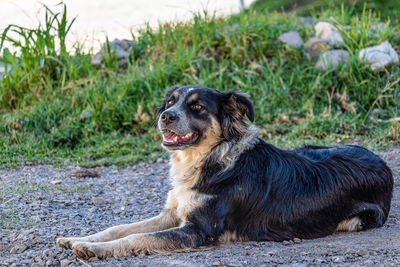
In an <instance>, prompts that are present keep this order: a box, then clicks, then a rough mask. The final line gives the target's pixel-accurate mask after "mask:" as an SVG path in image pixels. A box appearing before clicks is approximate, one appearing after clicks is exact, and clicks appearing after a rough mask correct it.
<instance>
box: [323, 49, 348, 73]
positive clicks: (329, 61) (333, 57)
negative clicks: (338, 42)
mask: <svg viewBox="0 0 400 267" xmlns="http://www.w3.org/2000/svg"><path fill="white" fill-rule="evenodd" d="M348 58H349V52H347V51H346V50H332V51H326V52H325V53H323V54H322V55H321V56H320V57H319V60H318V62H317V64H316V65H315V66H316V67H317V68H318V69H321V70H326V69H328V68H329V67H333V68H337V67H338V66H339V65H340V64H341V63H344V62H346V60H347V59H348Z"/></svg>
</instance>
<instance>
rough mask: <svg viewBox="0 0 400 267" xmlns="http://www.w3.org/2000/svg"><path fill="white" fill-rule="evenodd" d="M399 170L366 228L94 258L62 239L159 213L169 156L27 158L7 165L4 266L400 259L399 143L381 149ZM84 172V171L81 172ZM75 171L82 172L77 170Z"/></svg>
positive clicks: (0, 190) (1, 212)
mask: <svg viewBox="0 0 400 267" xmlns="http://www.w3.org/2000/svg"><path fill="white" fill-rule="evenodd" d="M379 154H380V155H381V156H382V157H383V158H384V159H385V160H386V161H387V162H388V164H389V165H390V167H391V168H392V170H393V172H394V175H395V189H394V196H393V202H392V209H391V212H390V216H389V219H388V221H387V223H386V224H385V225H384V226H383V227H382V228H380V229H374V230H371V231H367V232H358V233H347V234H337V235H332V236H328V237H325V238H319V239H314V240H294V241H285V242H282V243H277V242H247V243H231V244H226V245H223V246H221V247H218V248H210V249H207V250H203V251H197V252H189V253H171V254H168V255H148V256H146V255H141V256H138V257H135V258H120V259H107V260H101V261H100V260H97V259H91V260H89V261H82V260H78V259H77V258H76V257H75V255H74V254H73V253H72V252H71V251H67V250H62V249H60V248H57V247H56V245H55V239H56V238H57V237H59V236H79V235H87V234H91V233H94V232H98V231H100V230H102V229H105V228H107V227H110V226H112V225H117V224H122V223H128V222H131V221H137V220H141V219H145V218H148V217H151V216H153V215H156V214H158V213H159V212H160V211H161V209H162V207H163V203H164V201H165V198H166V192H167V191H168V189H169V184H168V179H167V173H168V166H167V162H165V161H163V160H159V162H157V163H154V164H148V163H141V164H138V165H135V166H132V167H128V168H123V169H118V168H116V167H100V168H96V169H91V170H90V171H92V172H95V173H98V174H99V176H98V177H92V178H87V177H86V178H83V177H81V178H80V177H76V176H82V175H79V174H80V173H79V172H82V171H85V170H84V169H81V168H79V167H66V168H56V167H53V166H24V167H19V168H17V169H6V170H0V226H1V227H0V265H1V264H2V265H1V266H45V265H46V266H263V265H264V266H271V265H272V266H274V265H281V264H283V265H287V266H314V265H315V266H327V265H329V266H331V265H332V266H364V265H365V266H376V265H378V266H379V265H381V266H399V265H400V191H399V189H400V147H393V148H391V149H389V150H386V151H383V152H380V153H379ZM77 172H78V173H77ZM71 174H75V177H74V176H71Z"/></svg>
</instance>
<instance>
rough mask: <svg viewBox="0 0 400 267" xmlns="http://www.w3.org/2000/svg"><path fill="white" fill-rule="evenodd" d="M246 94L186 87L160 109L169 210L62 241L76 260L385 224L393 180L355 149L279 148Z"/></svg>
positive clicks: (366, 153) (174, 89)
mask: <svg viewBox="0 0 400 267" xmlns="http://www.w3.org/2000/svg"><path fill="white" fill-rule="evenodd" d="M253 120H254V107H253V103H252V102H251V101H250V99H249V97H248V96H247V95H246V94H243V93H240V92H236V91H230V92H224V93H221V92H219V91H217V90H215V89H210V88H204V87H197V86H183V87H172V88H171V89H169V90H168V92H167V93H166V96H165V98H164V100H163V102H162V105H161V108H160V110H159V119H158V128H159V130H160V131H161V132H162V133H163V142H162V146H163V147H164V148H165V149H167V150H168V151H170V154H171V155H170V156H171V159H170V166H171V168H170V178H171V182H172V190H170V191H169V193H168V198H167V200H166V205H165V209H164V210H163V212H162V213H161V214H160V215H158V216H156V217H154V218H150V219H148V220H145V221H142V222H137V223H132V224H125V225H119V226H114V227H111V228H109V229H106V230H104V231H102V232H100V233H97V234H93V235H89V236H86V237H70V238H59V239H58V240H57V244H58V246H60V247H62V248H66V249H71V248H72V249H73V251H74V252H75V253H76V255H77V256H78V257H81V258H85V259H88V258H90V257H97V258H106V257H121V256H135V255H137V254H139V253H146V254H148V253H158V252H167V251H189V250H193V249H197V248H202V247H206V246H211V245H215V244H220V243H224V242H229V241H283V240H291V239H294V238H300V239H311V238H318V237H324V236H327V235H330V234H332V233H335V232H343V231H360V230H367V229H371V228H375V227H380V226H382V225H383V224H384V223H385V221H386V219H387V217H388V213H389V210H390V204H391V198H392V190H393V176H392V173H391V170H390V169H389V168H388V166H387V165H386V163H385V162H384V161H383V160H382V159H381V158H379V157H378V156H377V155H375V154H374V153H372V152H371V151H369V150H367V149H365V148H363V147H360V146H354V145H346V146H337V147H317V146H306V147H304V148H300V149H295V150H281V149H279V148H276V147H274V146H273V145H271V144H268V143H266V142H265V141H263V140H262V139H260V138H259V137H258V135H257V128H256V127H255V126H253V125H251V122H252V121H253Z"/></svg>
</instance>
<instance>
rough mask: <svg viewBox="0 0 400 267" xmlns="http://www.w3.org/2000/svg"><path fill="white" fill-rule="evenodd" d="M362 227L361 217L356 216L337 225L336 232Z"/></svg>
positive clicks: (356, 229)
mask: <svg viewBox="0 0 400 267" xmlns="http://www.w3.org/2000/svg"><path fill="white" fill-rule="evenodd" d="M360 229H361V219H360V218H358V217H354V218H352V219H349V220H343V221H341V222H340V223H339V224H338V226H337V227H336V230H335V232H354V231H358V230H360Z"/></svg>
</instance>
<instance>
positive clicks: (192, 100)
mask: <svg viewBox="0 0 400 267" xmlns="http://www.w3.org/2000/svg"><path fill="white" fill-rule="evenodd" d="M197 99H199V94H197V93H195V94H192V95H191V96H189V98H188V100H187V103H191V102H194V101H196V100H197Z"/></svg>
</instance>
